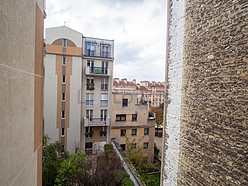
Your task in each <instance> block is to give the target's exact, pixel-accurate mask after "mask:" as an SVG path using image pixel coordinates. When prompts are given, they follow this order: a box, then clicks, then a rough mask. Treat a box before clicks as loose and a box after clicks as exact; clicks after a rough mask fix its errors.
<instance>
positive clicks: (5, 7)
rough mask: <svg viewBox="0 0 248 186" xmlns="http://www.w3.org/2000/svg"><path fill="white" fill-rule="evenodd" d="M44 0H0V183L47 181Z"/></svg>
mask: <svg viewBox="0 0 248 186" xmlns="http://www.w3.org/2000/svg"><path fill="white" fill-rule="evenodd" d="M43 11H44V10H43V1H42V0H39V1H35V0H25V1H24V0H20V1H18V2H17V1H13V0H9V1H1V2H0V17H1V23H0V41H1V44H0V51H1V52H0V58H1V62H0V90H1V94H0V105H1V106H0V129H1V130H0V141H1V143H0V148H1V153H0V180H1V181H0V182H1V183H0V184H1V185H3V186H5V185H6V186H7V185H20V186H22V185H23V186H24V185H25V186H33V185H41V184H42V160H41V157H42V144H41V141H42V140H41V139H42V114H43V113H42V110H43V20H44V15H43V13H44V12H43Z"/></svg>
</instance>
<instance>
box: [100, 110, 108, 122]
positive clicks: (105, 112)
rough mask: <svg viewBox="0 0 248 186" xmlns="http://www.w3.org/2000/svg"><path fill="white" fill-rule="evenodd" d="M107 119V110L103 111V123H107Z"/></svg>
mask: <svg viewBox="0 0 248 186" xmlns="http://www.w3.org/2000/svg"><path fill="white" fill-rule="evenodd" d="M106 119H107V110H101V121H106Z"/></svg>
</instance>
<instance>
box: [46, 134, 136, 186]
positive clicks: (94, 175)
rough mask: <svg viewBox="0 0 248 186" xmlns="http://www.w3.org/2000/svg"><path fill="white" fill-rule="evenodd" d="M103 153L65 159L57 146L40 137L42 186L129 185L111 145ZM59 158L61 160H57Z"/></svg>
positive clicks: (66, 156)
mask: <svg viewBox="0 0 248 186" xmlns="http://www.w3.org/2000/svg"><path fill="white" fill-rule="evenodd" d="M104 149H105V153H104V152H98V153H97V154H93V155H92V154H88V155H86V154H85V153H83V152H82V151H78V152H77V153H76V154H73V155H70V156H68V155H67V153H66V152H63V148H62V145H61V144H60V143H58V142H56V143H50V144H49V138H48V137H47V136H44V137H43V168H42V173H43V177H42V179H43V185H45V186H50V185H57V186H63V185H93V186H94V185H96V186H97V185H110V186H111V185H113V186H114V185H128V186H129V185H133V183H132V181H131V180H130V178H129V176H128V174H127V173H126V172H125V170H124V168H123V167H122V164H121V161H120V159H119V157H118V156H117V155H116V153H115V152H114V150H113V147H112V145H105V147H104ZM61 154H63V156H60V155H61Z"/></svg>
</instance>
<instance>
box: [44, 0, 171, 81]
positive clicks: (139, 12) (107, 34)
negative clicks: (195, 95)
mask: <svg viewBox="0 0 248 186" xmlns="http://www.w3.org/2000/svg"><path fill="white" fill-rule="evenodd" d="M46 14H47V17H46V19H45V28H50V27H57V26H63V25H64V24H65V25H66V26H68V27H70V28H72V29H74V30H76V31H78V32H81V33H82V34H83V35H84V36H85V37H96V38H102V39H110V40H112V39H113V40H114V47H115V48H114V78H115V77H118V78H120V79H123V78H127V79H128V80H132V79H136V80H137V81H138V82H139V81H144V80H148V81H164V79H165V49H166V42H165V36H166V34H165V29H166V0H47V1H46Z"/></svg>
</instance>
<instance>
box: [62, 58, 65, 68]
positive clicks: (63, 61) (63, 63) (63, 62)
mask: <svg viewBox="0 0 248 186" xmlns="http://www.w3.org/2000/svg"><path fill="white" fill-rule="evenodd" d="M62 59H63V60H62V65H63V66H66V58H65V56H63V58H62Z"/></svg>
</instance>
